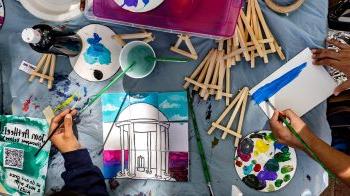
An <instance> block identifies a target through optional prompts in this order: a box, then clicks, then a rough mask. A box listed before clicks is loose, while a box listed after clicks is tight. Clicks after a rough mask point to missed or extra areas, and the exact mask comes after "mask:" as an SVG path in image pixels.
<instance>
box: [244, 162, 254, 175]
mask: <svg viewBox="0 0 350 196" xmlns="http://www.w3.org/2000/svg"><path fill="white" fill-rule="evenodd" d="M253 166H254V164H253V163H251V164H250V165H248V166H244V167H243V174H244V175H245V176H247V175H249V174H250V173H251V172H252V171H253Z"/></svg>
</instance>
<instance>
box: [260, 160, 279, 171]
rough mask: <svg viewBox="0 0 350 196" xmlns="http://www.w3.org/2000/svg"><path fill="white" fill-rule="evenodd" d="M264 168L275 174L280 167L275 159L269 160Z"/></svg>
mask: <svg viewBox="0 0 350 196" xmlns="http://www.w3.org/2000/svg"><path fill="white" fill-rule="evenodd" d="M264 168H265V169H266V170H267V171H272V172H277V171H278V170H279V169H280V166H279V164H278V162H277V161H276V160H275V159H270V160H268V161H267V162H266V163H265V166H264Z"/></svg>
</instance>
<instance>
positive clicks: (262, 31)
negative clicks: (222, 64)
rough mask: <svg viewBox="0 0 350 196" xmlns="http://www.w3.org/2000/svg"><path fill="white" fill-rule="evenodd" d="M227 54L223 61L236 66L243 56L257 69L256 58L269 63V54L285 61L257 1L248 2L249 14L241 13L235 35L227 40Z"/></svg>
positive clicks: (250, 0)
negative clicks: (276, 55)
mask: <svg viewBox="0 0 350 196" xmlns="http://www.w3.org/2000/svg"><path fill="white" fill-rule="evenodd" d="M225 42H226V46H227V50H226V54H225V55H224V57H223V59H224V60H228V61H229V62H230V64H233V65H235V64H236V62H238V61H241V56H243V57H244V58H245V60H246V61H250V64H251V68H254V67H255V58H256V57H261V58H263V60H264V63H268V62H269V60H268V57H267V55H268V54H273V53H276V52H277V54H278V55H279V57H280V58H281V60H284V59H285V56H284V54H283V52H282V49H281V47H280V46H279V45H278V43H277V41H276V39H275V38H274V36H273V35H272V33H271V31H270V29H269V27H268V26H267V23H266V21H265V18H264V16H263V14H262V11H261V9H260V6H259V3H258V1H257V0H248V1H247V14H245V13H244V12H243V10H241V11H240V16H239V17H238V20H237V26H236V30H235V34H234V36H233V37H232V38H229V39H226V40H225Z"/></svg>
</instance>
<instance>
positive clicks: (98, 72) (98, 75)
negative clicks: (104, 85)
mask: <svg viewBox="0 0 350 196" xmlns="http://www.w3.org/2000/svg"><path fill="white" fill-rule="evenodd" d="M94 77H95V78H96V80H101V79H102V78H103V73H102V72H101V71H99V70H96V69H95V70H94Z"/></svg>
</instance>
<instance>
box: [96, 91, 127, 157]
mask: <svg viewBox="0 0 350 196" xmlns="http://www.w3.org/2000/svg"><path fill="white" fill-rule="evenodd" d="M126 97H128V94H125V96H124V98H123V101H122V104H121V105H120V107H119V109H118V112H117V115H115V118H114V120H113V123H112V126H111V128H110V129H109V131H108V134H107V137H106V139H105V141H103V145H102V149H101V150H100V152H99V153H98V154H99V155H100V154H101V153H102V151H103V149H104V147H105V145H106V143H107V140H108V138H109V135H110V134H111V132H112V130H113V127H114V124H115V123H116V122H117V120H118V117H119V114H120V112H121V111H122V108H123V106H124V103H125V101H126Z"/></svg>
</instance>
